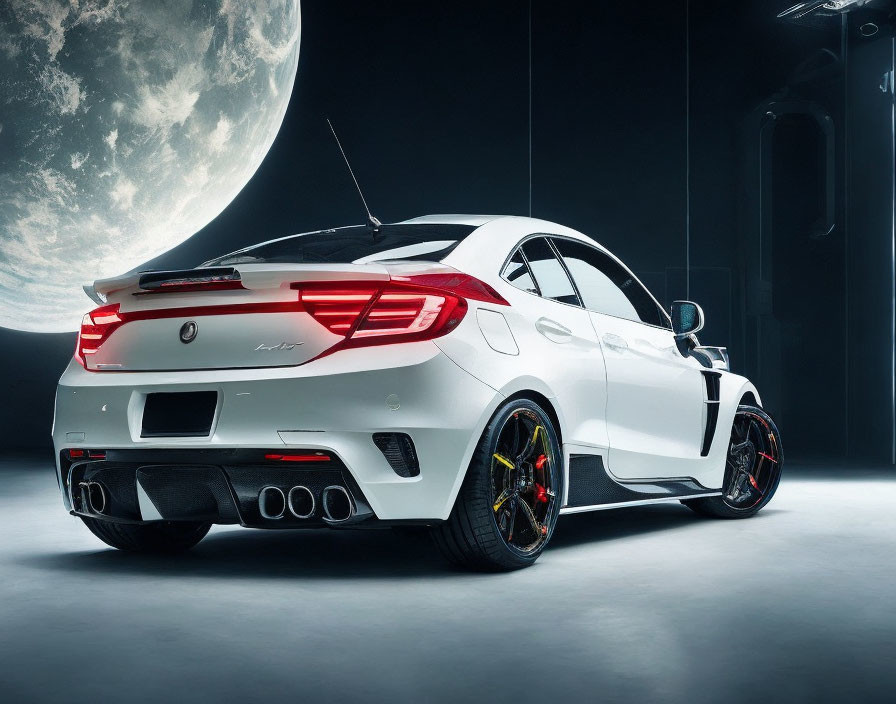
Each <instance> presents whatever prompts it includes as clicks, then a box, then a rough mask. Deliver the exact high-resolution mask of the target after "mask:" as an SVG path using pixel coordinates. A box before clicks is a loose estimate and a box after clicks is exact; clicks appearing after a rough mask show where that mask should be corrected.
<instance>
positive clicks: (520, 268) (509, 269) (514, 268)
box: [501, 250, 538, 296]
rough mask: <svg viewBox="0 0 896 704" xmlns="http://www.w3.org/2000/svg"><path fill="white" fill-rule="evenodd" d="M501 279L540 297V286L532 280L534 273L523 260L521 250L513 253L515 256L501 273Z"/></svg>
mask: <svg viewBox="0 0 896 704" xmlns="http://www.w3.org/2000/svg"><path fill="white" fill-rule="evenodd" d="M501 277H502V278H504V279H506V280H507V281H508V282H509V283H511V284H513V285H514V286H516V287H517V288H521V289H523V291H528V292H529V293H534V294H535V295H536V296H537V295H538V286H536V285H535V281H533V279H532V272H531V271H529V265H528V264H526V260H525V259H524V258H523V254H522V252H520V250H516V251H515V252H514V253H513V256H512V257H511V258H510V260H509V261H508V262H507V265H506V266H505V267H504V270H503V271H502V272H501Z"/></svg>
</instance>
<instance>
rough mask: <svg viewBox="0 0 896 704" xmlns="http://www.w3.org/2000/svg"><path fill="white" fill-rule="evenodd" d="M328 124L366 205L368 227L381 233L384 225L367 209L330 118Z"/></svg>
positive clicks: (364, 200)
mask: <svg viewBox="0 0 896 704" xmlns="http://www.w3.org/2000/svg"><path fill="white" fill-rule="evenodd" d="M327 124H328V125H329V126H330V132H332V133H333V139H335V140H336V146H337V147H339V152H340V153H341V154H342V158H343V160H344V161H345V165H346V166H347V167H348V172H349V174H351V177H352V181H354V182H355V188H357V189H358V195H359V196H361V203H362V204H363V205H364V211H365V212H366V213H367V227H369V228H370V229H371V231H373V232H374V233H376V232H379V231H380V227H381V226H382V224H383V223H381V222H380V221H379V220H377V219H376V218H375V217H374V216H373V213H371V212H370V208H368V207H367V200H366V199H365V198H364V193H363V192H362V191H361V186H360V185H359V184H358V179H357V178H355V172H354V171H352V165H351V164H350V163H349V161H348V157H347V156H346V155H345V149H343V148H342V143H341V142H340V141H339V137H338V135H337V134H336V130H335V129H333V123H332V122H330V118H329V117H328V118H327Z"/></svg>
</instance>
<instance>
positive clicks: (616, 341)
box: [601, 332, 628, 350]
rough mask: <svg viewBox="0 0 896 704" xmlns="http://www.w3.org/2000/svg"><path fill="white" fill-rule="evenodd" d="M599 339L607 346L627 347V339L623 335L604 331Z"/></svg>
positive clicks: (624, 348) (619, 348) (616, 348)
mask: <svg viewBox="0 0 896 704" xmlns="http://www.w3.org/2000/svg"><path fill="white" fill-rule="evenodd" d="M601 340H602V341H603V343H604V344H605V345H606V346H607V347H610V348H612V349H614V350H627V349H628V341H627V340H626V339H625V338H624V337H620V336H619V335H614V334H613V333H611V332H608V333H605V334H604V336H603V337H602V338H601Z"/></svg>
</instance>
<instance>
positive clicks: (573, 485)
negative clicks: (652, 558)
mask: <svg viewBox="0 0 896 704" xmlns="http://www.w3.org/2000/svg"><path fill="white" fill-rule="evenodd" d="M721 493H722V492H721V491H719V490H718V489H707V488H706V487H705V486H703V485H702V484H700V483H699V482H698V481H696V480H695V479H692V478H690V477H680V478H675V479H639V480H633V481H621V480H618V479H616V478H614V477H612V476H611V475H610V473H609V472H608V471H607V469H606V467H604V461H603V457H601V456H600V455H571V456H570V458H569V492H568V495H567V503H566V505H565V506H563V507H562V508H561V509H560V513H561V514H565V513H581V512H583V511H599V510H602V509H611V508H621V507H625V506H644V505H647V504H655V503H662V502H664V501H681V500H683V499H698V498H702V497H704V496H720V495H721Z"/></svg>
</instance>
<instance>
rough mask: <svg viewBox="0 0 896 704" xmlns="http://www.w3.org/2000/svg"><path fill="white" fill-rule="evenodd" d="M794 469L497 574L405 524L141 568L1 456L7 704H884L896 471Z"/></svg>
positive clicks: (589, 532)
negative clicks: (708, 510) (745, 504)
mask: <svg viewBox="0 0 896 704" xmlns="http://www.w3.org/2000/svg"><path fill="white" fill-rule="evenodd" d="M801 469H802V471H801V472H800V473H799V474H797V472H796V470H794V471H792V473H791V475H790V476H788V477H787V478H786V479H785V481H784V482H783V483H782V485H781V488H780V490H779V493H778V496H777V497H776V499H775V501H774V502H773V503H772V504H771V505H770V506H769V507H768V509H766V510H765V511H764V512H763V513H762V514H760V516H759V517H757V518H756V519H753V520H749V521H739V522H719V521H710V520H704V519H700V518H697V517H696V516H694V515H692V514H691V513H690V512H689V511H688V510H687V509H685V508H684V507H682V506H679V505H670V506H661V507H651V508H641V509H629V510H628V511H622V512H620V511H609V512H603V513H599V514H591V515H580V516H574V517H567V518H564V519H562V520H561V523H560V526H559V528H558V531H557V533H556V536H555V538H554V540H553V543H552V545H551V547H550V549H549V550H548V552H547V553H546V554H545V555H544V556H543V557H542V558H541V560H540V561H539V562H538V564H537V565H536V566H535V567H534V568H533V569H530V570H526V571H523V572H517V573H514V574H508V575H497V576H495V575H469V574H464V573H459V572H456V571H452V570H451V569H449V568H446V567H445V566H444V565H443V563H442V562H441V561H440V559H439V558H438V557H437V556H435V555H433V554H432V553H431V551H430V548H429V545H428V543H427V542H425V541H422V540H417V539H415V538H412V537H403V536H400V535H396V534H393V533H392V532H391V531H375V532H366V533H361V532H351V533H350V532H327V531H322V532H306V533H293V532H285V533H267V532H258V531H248V530H242V529H235V528H219V529H215V530H213V531H212V533H211V534H210V535H209V537H208V538H206V540H205V541H204V542H203V543H201V544H200V545H199V547H198V548H197V549H196V550H194V551H193V552H192V553H190V554H188V555H186V556H183V557H177V558H145V557H135V556H129V555H125V554H121V553H117V552H115V551H113V550H110V549H105V548H104V547H103V546H102V545H101V544H99V543H98V542H97V541H96V540H95V539H94V538H93V536H91V535H90V534H89V533H88V532H87V530H86V529H85V528H84V527H83V526H82V525H81V524H80V522H78V521H77V520H75V519H73V518H71V517H69V516H68V515H67V514H66V513H65V512H64V511H63V509H62V505H61V503H60V501H59V498H58V496H57V491H56V482H55V479H54V477H53V475H52V472H51V469H50V465H49V462H48V461H42V460H41V459H34V458H31V459H8V460H5V461H2V462H0V482H2V489H0V535H2V539H0V693H2V694H0V698H2V699H3V700H4V701H7V702H37V701H66V702H87V701H121V702H161V701H197V702H206V701H207V702H231V701H232V702H248V701H261V700H267V701H286V700H287V699H292V700H294V701H317V700H321V701H332V702H338V701H344V702H350V701H394V702H422V701H455V702H465V701H474V700H483V701H490V702H505V701H506V702H510V701H515V702H522V701H545V700H547V701H555V702H560V701H571V700H572V697H574V696H578V697H584V696H587V697H588V698H587V699H586V700H594V701H597V700H600V701H637V702H643V701H664V702H668V701H683V702H684V701H687V702H720V701H723V700H724V701H729V702H736V701H782V702H809V701H812V702H818V701H856V702H868V701H883V700H885V699H888V700H889V701H892V699H889V695H891V694H892V689H893V687H894V686H896V598H894V595H896V586H894V584H896V539H894V536H896V471H892V472H891V473H888V472H887V471H886V470H883V471H877V472H875V471H871V470H858V469H849V470H847V469H842V470H840V471H831V470H827V471H824V472H821V471H814V470H813V469H812V468H801ZM847 473H848V474H849V476H850V477H851V479H850V480H849V481H845V480H844V479H842V478H841V476H845V475H847Z"/></svg>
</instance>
